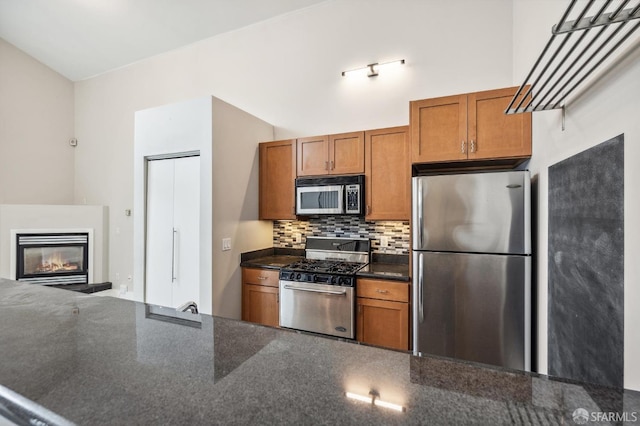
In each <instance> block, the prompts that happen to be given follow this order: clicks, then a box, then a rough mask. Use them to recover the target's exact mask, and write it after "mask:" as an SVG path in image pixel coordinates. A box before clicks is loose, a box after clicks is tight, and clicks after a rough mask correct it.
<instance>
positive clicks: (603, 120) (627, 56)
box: [513, 0, 640, 389]
mask: <svg viewBox="0 0 640 426" xmlns="http://www.w3.org/2000/svg"><path fill="white" fill-rule="evenodd" d="M565 7H566V4H564V2H558V1H555V0H520V1H516V2H514V46H513V47H514V70H515V72H514V78H515V79H516V80H515V81H514V83H518V84H519V83H521V81H519V80H518V79H520V78H521V79H524V77H525V76H526V73H527V72H528V70H529V69H530V67H531V66H532V65H533V63H534V61H535V59H536V58H537V55H539V53H540V52H541V51H542V48H543V46H544V44H545V43H546V42H547V40H548V39H549V37H550V35H551V33H550V29H551V26H552V25H553V24H555V23H556V22H557V21H558V20H559V19H560V16H561V15H562V12H563V11H564V9H565ZM636 46H640V43H636ZM622 52H623V54H622V57H621V60H620V61H618V63H617V64H614V65H612V66H608V67H605V71H604V72H603V73H600V75H599V78H597V79H596V81H595V82H593V83H591V84H587V85H586V86H585V88H584V89H579V90H578V93H576V95H575V96H572V97H570V98H569V99H568V102H567V107H566V130H564V131H562V125H561V113H560V112H559V111H548V112H537V113H534V115H533V141H534V145H533V157H532V160H531V162H530V164H529V167H530V170H531V171H532V175H537V178H538V182H539V200H540V202H539V207H538V216H539V223H538V226H539V240H538V247H537V252H538V261H539V265H538V303H539V309H538V316H539V318H540V322H539V333H538V340H539V344H540V348H539V354H538V355H539V357H540V361H541V362H540V367H541V368H540V370H541V372H546V371H547V367H548V365H547V285H548V282H547V270H548V269H547V256H548V252H547V232H548V205H547V194H548V192H547V191H548V167H549V166H551V165H553V164H555V163H557V162H559V161H561V160H564V159H565V158H567V157H570V156H572V155H574V154H576V153H578V152H581V151H584V150H585V149H588V148H590V147H592V146H594V145H597V144H599V143H601V142H604V141H606V140H608V139H610V138H612V137H614V136H617V135H619V134H622V133H624V139H625V184H624V186H625V205H624V216H625V218H624V222H625V253H624V258H625V262H624V267H625V275H624V280H625V288H624V293H625V294H624V296H625V317H624V324H625V327H624V334H625V336H624V337H625V351H624V360H625V371H624V374H625V377H624V385H625V387H626V388H630V389H640V364H638V362H637V361H638V360H639V359H640V310H638V309H637V306H638V304H639V303H640V265H639V264H638V262H637V261H636V259H637V258H638V256H640V226H639V225H638V220H637V218H638V217H640V192H638V190H637V182H639V181H640V169H639V168H638V167H635V164H634V161H633V160H634V159H638V158H640V121H639V120H638V112H639V111H640V110H639V109H638V107H637V105H638V103H637V94H638V93H640V78H638V77H639V76H640V48H638V47H636V48H635V50H631V49H624V48H623V49H622Z"/></svg>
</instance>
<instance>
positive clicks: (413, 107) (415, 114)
mask: <svg viewBox="0 0 640 426" xmlns="http://www.w3.org/2000/svg"><path fill="white" fill-rule="evenodd" d="M410 115H411V117H410V125H411V161H412V162H413V163H429V162H436V161H455V160H466V159H467V146H468V144H467V96H466V95H457V96H446V97H442V98H434V99H425V100H421V101H412V102H411V104H410Z"/></svg>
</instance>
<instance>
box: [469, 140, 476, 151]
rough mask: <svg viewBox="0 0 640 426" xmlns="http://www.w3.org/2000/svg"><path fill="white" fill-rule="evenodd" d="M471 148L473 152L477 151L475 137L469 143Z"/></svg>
mask: <svg viewBox="0 0 640 426" xmlns="http://www.w3.org/2000/svg"><path fill="white" fill-rule="evenodd" d="M469 150H470V151H471V152H476V143H475V142H474V140H473V139H471V142H470V143H469Z"/></svg>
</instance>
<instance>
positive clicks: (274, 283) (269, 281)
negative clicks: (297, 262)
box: [242, 268, 280, 287]
mask: <svg viewBox="0 0 640 426" xmlns="http://www.w3.org/2000/svg"><path fill="white" fill-rule="evenodd" d="M279 275H280V271H278V270H277V269H253V268H242V282H243V283H245V284H256V285H266V286H269V287H278V279H279Z"/></svg>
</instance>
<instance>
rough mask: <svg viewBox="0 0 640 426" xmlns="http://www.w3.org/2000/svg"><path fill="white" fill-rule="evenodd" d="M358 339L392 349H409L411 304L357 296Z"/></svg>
mask: <svg viewBox="0 0 640 426" xmlns="http://www.w3.org/2000/svg"><path fill="white" fill-rule="evenodd" d="M357 304H358V326H357V333H356V339H357V340H358V341H360V342H363V343H369V344H372V345H378V346H384V347H387V348H392V349H400V350H405V351H406V350H408V349H409V304H408V303H402V302H390V301H387V300H375V299H366V298H363V297H358V298H357Z"/></svg>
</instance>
